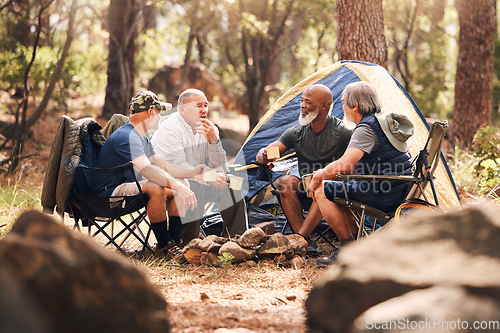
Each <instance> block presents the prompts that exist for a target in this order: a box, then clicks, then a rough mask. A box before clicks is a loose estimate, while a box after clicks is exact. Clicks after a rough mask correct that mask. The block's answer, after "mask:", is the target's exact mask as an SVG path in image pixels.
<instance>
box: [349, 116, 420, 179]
mask: <svg viewBox="0 0 500 333" xmlns="http://www.w3.org/2000/svg"><path fill="white" fill-rule="evenodd" d="M361 124H366V125H368V126H370V128H371V129H373V131H374V132H375V134H376V135H377V138H378V146H377V147H375V150H374V151H372V153H371V154H365V155H364V156H363V157H362V158H361V160H359V162H358V163H357V164H356V169H355V173H356V174H357V175H411V174H412V173H413V172H412V164H411V161H410V159H411V156H410V154H409V153H408V152H406V153H402V152H400V151H399V150H397V149H396V148H394V146H393V145H392V144H391V142H390V141H389V139H387V136H386V135H385V133H384V131H383V130H382V128H381V127H380V124H379V123H378V120H377V118H375V116H374V115H373V114H370V115H368V116H366V117H364V118H363V119H362V120H361V121H360V122H359V123H358V124H357V125H356V127H358V126H359V125H361Z"/></svg>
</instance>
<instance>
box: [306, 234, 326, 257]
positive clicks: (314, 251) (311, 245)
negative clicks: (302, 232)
mask: <svg viewBox="0 0 500 333" xmlns="http://www.w3.org/2000/svg"><path fill="white" fill-rule="evenodd" d="M306 240H307V243H308V245H307V254H308V255H309V256H311V257H317V256H319V255H321V254H322V253H323V251H321V249H320V248H319V247H318V244H316V242H315V241H313V240H312V239H310V238H309V237H308V238H307V239H306Z"/></svg>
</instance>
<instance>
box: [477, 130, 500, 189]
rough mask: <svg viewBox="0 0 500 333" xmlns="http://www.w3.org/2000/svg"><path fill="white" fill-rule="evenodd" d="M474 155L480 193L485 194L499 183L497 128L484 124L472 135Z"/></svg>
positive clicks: (499, 150) (499, 139) (499, 163)
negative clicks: (476, 159) (476, 160)
mask: <svg viewBox="0 0 500 333" xmlns="http://www.w3.org/2000/svg"><path fill="white" fill-rule="evenodd" d="M474 145H475V146H476V147H477V148H476V149H475V150H474V156H475V157H476V158H478V159H479V160H478V162H477V163H476V164H475V166H474V170H475V172H476V175H477V176H478V177H479V189H480V193H481V194H483V195H484V194H487V193H489V192H490V191H491V189H492V188H493V187H495V186H496V185H497V184H498V183H500V132H499V129H498V128H495V127H491V126H486V127H484V128H481V129H479V130H478V131H477V132H476V135H475V136H474Z"/></svg>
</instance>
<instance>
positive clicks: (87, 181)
mask: <svg viewBox="0 0 500 333" xmlns="http://www.w3.org/2000/svg"><path fill="white" fill-rule="evenodd" d="M94 135H102V132H101V126H100V125H99V124H97V123H93V124H90V125H89V128H88V130H87V133H86V135H85V136H84V137H83V138H82V137H80V140H81V141H82V152H81V155H80V162H79V164H78V167H77V169H76V172H75V177H74V181H73V185H72V191H71V194H70V196H69V199H68V207H67V209H66V211H67V212H68V213H69V214H70V215H71V216H73V219H74V221H75V228H78V229H80V227H87V228H88V234H89V235H90V236H91V237H96V236H98V235H99V234H100V235H103V236H104V238H105V239H106V240H107V242H106V244H105V246H106V247H107V246H108V245H110V244H112V245H113V246H114V247H115V248H116V249H118V250H119V251H120V252H121V253H122V254H124V255H127V253H126V252H125V250H124V248H123V247H124V244H125V242H127V241H130V240H129V237H130V236H134V237H133V238H132V239H133V240H136V241H137V242H139V244H140V246H141V251H140V256H139V259H142V257H143V255H144V252H145V250H146V249H148V250H149V251H151V252H152V251H153V250H152V248H151V246H150V245H149V236H150V235H151V224H150V222H149V221H148V219H147V216H146V209H145V207H146V205H147V202H148V200H149V197H148V195H147V194H146V193H144V192H142V190H141V187H140V185H139V182H138V181H137V179H136V178H135V172H134V168H133V164H132V162H129V163H126V164H124V165H121V166H118V167H115V168H96V167H94V163H95V161H96V159H97V156H98V154H99V150H100V148H101V144H100V143H96V141H95V140H93V138H92V137H93V136H94ZM97 172H104V173H106V174H108V175H109V177H110V178H111V179H113V180H114V182H115V184H116V185H119V184H121V183H123V176H124V174H125V173H127V172H130V173H131V174H132V175H133V177H134V180H135V182H136V184H137V187H138V189H139V192H140V193H139V194H137V195H134V196H120V197H102V196H96V195H93V194H90V193H92V192H91V179H92V176H93V175H95V174H96V173H97ZM79 222H81V226H80V223H79ZM115 224H116V226H115ZM143 224H144V226H145V229H146V230H144V231H143V230H142V229H141V226H142V225H143ZM93 227H95V228H96V231H94V232H92V230H91V229H92V228H93Z"/></svg>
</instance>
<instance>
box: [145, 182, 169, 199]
mask: <svg viewBox="0 0 500 333" xmlns="http://www.w3.org/2000/svg"><path fill="white" fill-rule="evenodd" d="M142 190H143V191H144V192H146V193H147V194H148V195H149V198H150V200H160V201H166V200H167V194H168V193H167V189H166V188H164V187H163V186H158V185H144V186H143V187H142Z"/></svg>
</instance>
